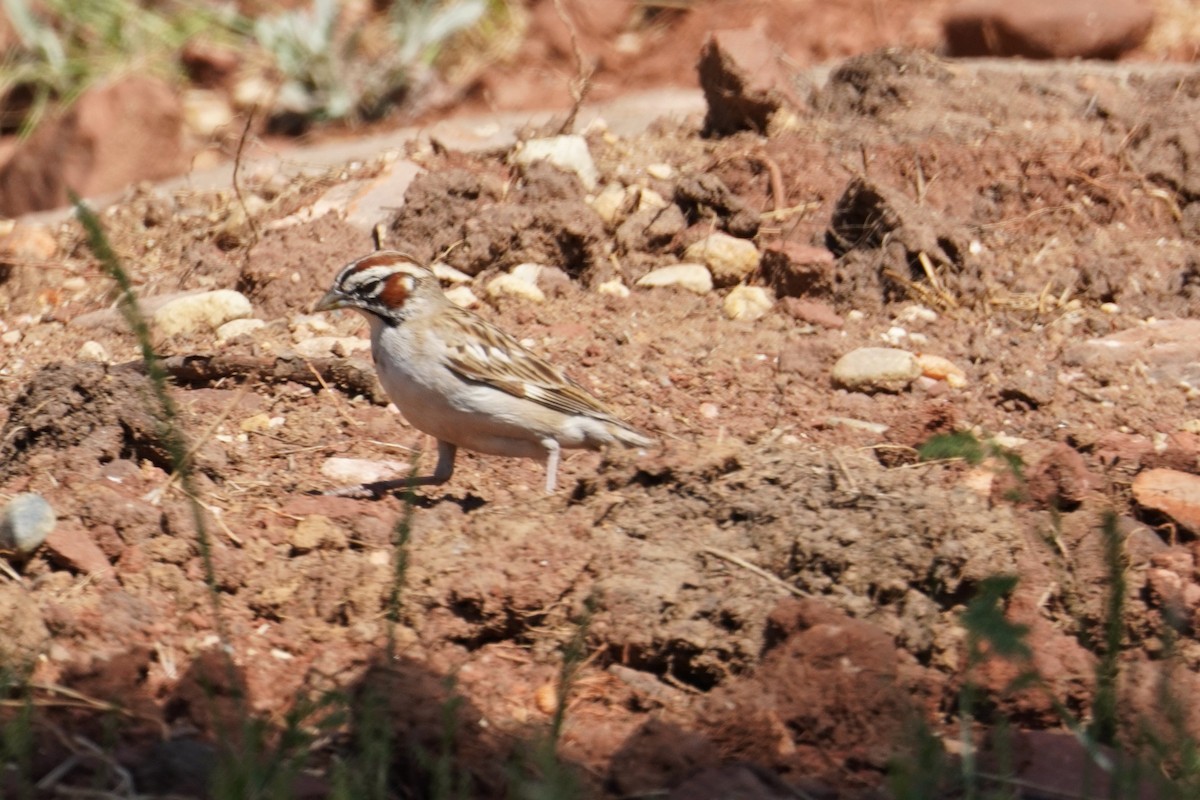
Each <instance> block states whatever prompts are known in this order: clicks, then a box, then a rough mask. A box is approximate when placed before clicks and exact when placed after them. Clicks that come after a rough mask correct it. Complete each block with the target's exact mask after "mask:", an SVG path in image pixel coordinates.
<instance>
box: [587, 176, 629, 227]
mask: <svg viewBox="0 0 1200 800" xmlns="http://www.w3.org/2000/svg"><path fill="white" fill-rule="evenodd" d="M627 200H628V195H627V194H626V191H625V187H624V186H622V185H621V184H619V183H616V182H615V181H614V182H613V183H608V184H605V186H604V188H603V189H601V190H600V193H599V194H598V195H596V196H595V197H593V198H592V201H591V206H592V210H593V211H595V212H596V214H598V215H599V217H600V219H602V220H604V224H605V225H608V226H610V227H611V226H613V225H616V224H617V222H619V221H620V218H621V216H622V212H624V210H625V203H626V201H627Z"/></svg>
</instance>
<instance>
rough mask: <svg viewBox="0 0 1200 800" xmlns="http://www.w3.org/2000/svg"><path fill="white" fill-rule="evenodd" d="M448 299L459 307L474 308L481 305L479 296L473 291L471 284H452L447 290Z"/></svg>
mask: <svg viewBox="0 0 1200 800" xmlns="http://www.w3.org/2000/svg"><path fill="white" fill-rule="evenodd" d="M446 299H447V300H449V301H450V302H451V303H454V305H456V306H458V307H459V308H472V307H473V306H477V305H479V298H478V297H476V296H475V293H474V292H472V291H471V287H470V286H452V287H451V288H449V289H447V290H446Z"/></svg>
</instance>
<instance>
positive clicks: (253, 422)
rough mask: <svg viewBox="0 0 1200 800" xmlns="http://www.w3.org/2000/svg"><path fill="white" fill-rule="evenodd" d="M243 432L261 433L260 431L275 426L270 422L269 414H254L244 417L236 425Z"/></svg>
mask: <svg viewBox="0 0 1200 800" xmlns="http://www.w3.org/2000/svg"><path fill="white" fill-rule="evenodd" d="M238 427H239V428H241V429H242V431H243V432H244V433H261V432H262V431H267V430H270V429H271V428H273V427H275V426H274V425H272V424H271V415H270V414H267V413H265V412H264V413H261V414H255V415H254V416H252V417H246V418H245V419H244V420H242V421H241V423H240V424H239V425H238Z"/></svg>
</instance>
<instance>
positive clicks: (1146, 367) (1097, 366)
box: [1063, 319, 1200, 387]
mask: <svg viewBox="0 0 1200 800" xmlns="http://www.w3.org/2000/svg"><path fill="white" fill-rule="evenodd" d="M1063 362H1064V363H1065V364H1066V365H1067V366H1078V367H1083V368H1084V369H1085V370H1087V371H1088V372H1098V373H1099V374H1101V375H1103V374H1104V372H1105V370H1106V369H1107V368H1111V367H1113V366H1124V367H1127V368H1128V369H1130V371H1131V372H1136V374H1138V375H1139V376H1143V377H1144V376H1145V375H1146V374H1147V372H1148V375H1149V377H1150V378H1152V379H1153V380H1156V381H1160V382H1162V383H1166V384H1178V383H1184V384H1187V385H1189V386H1192V387H1200V319H1164V320H1157V321H1155V322H1150V323H1147V324H1145V325H1139V326H1138V327H1136V328H1129V329H1127V330H1123V331H1118V332H1116V333H1112V334H1109V335H1108V336H1103V337H1100V338H1098V339H1087V340H1085V341H1082V342H1078V343H1076V344H1073V345H1070V346H1068V347H1067V348H1066V349H1065V350H1064V351H1063Z"/></svg>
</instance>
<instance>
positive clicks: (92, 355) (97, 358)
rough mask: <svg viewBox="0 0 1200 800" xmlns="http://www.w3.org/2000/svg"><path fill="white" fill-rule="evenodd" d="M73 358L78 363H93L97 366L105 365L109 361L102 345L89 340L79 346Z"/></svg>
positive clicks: (109, 358)
mask: <svg viewBox="0 0 1200 800" xmlns="http://www.w3.org/2000/svg"><path fill="white" fill-rule="evenodd" d="M75 358H76V359H77V360H79V361H94V362H96V363H97V364H107V363H108V362H109V361H110V360H111V356H110V355H109V353H108V350H107V349H105V347H104V345H102V344H100V343H99V342H95V341H92V340H91V339H89V340H88V341H86V342H84V343H83V344H81V345H80V346H79V352H77V353H76V354H75Z"/></svg>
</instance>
